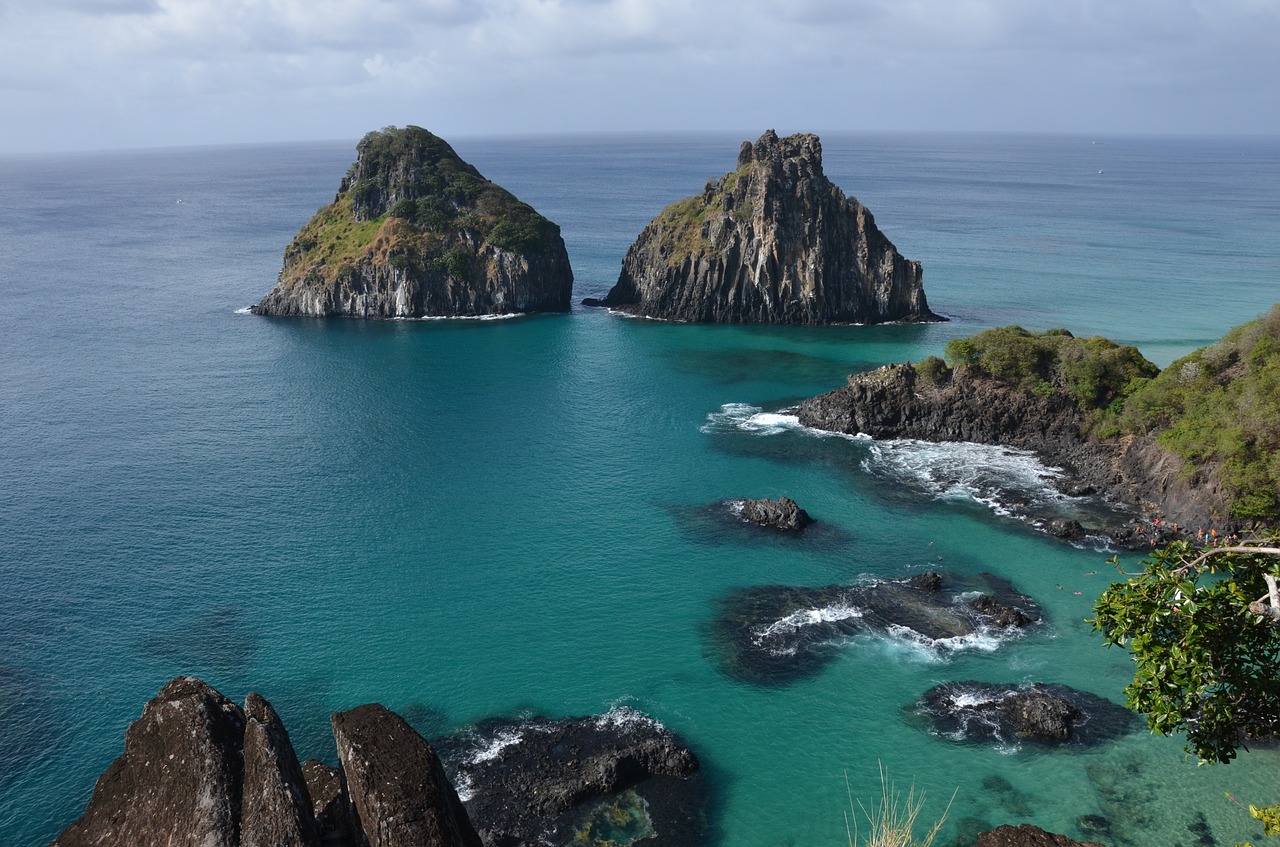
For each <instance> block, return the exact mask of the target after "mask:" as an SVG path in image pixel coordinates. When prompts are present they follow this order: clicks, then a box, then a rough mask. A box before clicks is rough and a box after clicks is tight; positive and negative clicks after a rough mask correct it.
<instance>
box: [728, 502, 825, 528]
mask: <svg viewBox="0 0 1280 847" xmlns="http://www.w3.org/2000/svg"><path fill="white" fill-rule="evenodd" d="M734 503H735V504H737V505H738V507H739V509H740V511H739V512H738V514H739V515H741V517H742V519H743V520H745V521H750V522H751V523H753V524H758V525H759V526H767V527H772V528H773V529H779V530H783V531H786V532H799V531H800V530H802V529H804V528H805V527H806V526H808V525H809V524H811V523H813V518H811V517H810V516H809V513H808V512H806V511H805V510H804V509H801V508H800V507H799V506H797V505H796V501H795V500H792V499H791V498H790V497H779V498H778V499H777V500H735V501H734Z"/></svg>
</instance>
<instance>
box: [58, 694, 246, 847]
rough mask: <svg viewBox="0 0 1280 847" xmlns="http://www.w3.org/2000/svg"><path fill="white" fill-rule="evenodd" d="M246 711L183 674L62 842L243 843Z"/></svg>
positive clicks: (148, 711)
mask: <svg viewBox="0 0 1280 847" xmlns="http://www.w3.org/2000/svg"><path fill="white" fill-rule="evenodd" d="M244 728H245V716H244V712H243V711H242V710H241V709H240V707H239V706H237V705H235V704H234V703H232V702H231V701H230V700H228V699H227V698H225V697H223V696H222V695H221V694H219V693H218V692H217V691H214V690H213V689H212V688H210V687H209V686H208V685H205V684H204V683H203V682H201V681H200V680H198V679H194V678H191V677H178V678H177V679H174V680H173V681H171V682H169V684H167V685H166V686H165V687H164V688H162V689H161V690H160V693H159V694H158V695H156V697H155V699H153V700H151V701H150V702H149V703H147V705H146V707H145V708H144V709H143V710H142V717H140V718H138V720H136V721H134V722H133V724H131V725H130V726H129V729H128V731H127V732H126V733H125V741H124V753H123V754H122V755H121V756H120V757H119V758H117V759H116V760H115V761H114V762H112V763H111V765H110V767H108V768H107V770H106V771H105V772H104V773H103V774H102V776H100V777H99V778H98V782H97V785H95V786H94V789H93V797H92V798H91V799H90V800H89V805H88V806H87V807H86V808H85V811H84V814H83V815H82V816H81V817H80V819H79V820H77V821H76V822H75V823H73V824H71V825H70V826H69V827H67V828H66V829H65V830H63V832H62V834H61V835H59V836H58V838H57V840H55V841H54V842H53V844H54V845H55V847H81V845H83V846H84V847H90V845H93V847H136V845H141V844H164V845H166V847H188V846H189V847H237V845H239V843H240V808H241V800H240V796H241V786H242V784H243V758H242V753H241V749H242V748H241V744H242V740H243V737H244Z"/></svg>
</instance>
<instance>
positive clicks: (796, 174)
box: [589, 130, 942, 324]
mask: <svg viewBox="0 0 1280 847" xmlns="http://www.w3.org/2000/svg"><path fill="white" fill-rule="evenodd" d="M589 305H604V306H609V307H611V308H614V309H618V310H620V311H624V312H629V313H632V314H635V315H643V316H645V317H651V318H663V319H666V320H676V321H692V322H717V323H744V322H759V323H786V324H826V323H884V322H887V321H937V320H942V319H941V318H939V317H938V316H937V315H935V314H933V312H931V311H929V306H928V303H927V302H926V301H925V296H924V288H923V286H922V284H921V270H920V264H919V263H918V262H912V261H909V260H907V259H904V258H903V257H902V256H901V255H899V253H898V251H897V249H896V248H895V247H894V246H893V244H892V243H891V242H890V241H889V239H888V238H886V237H885V236H884V235H883V234H882V233H881V232H880V230H879V229H877V228H876V224H875V220H874V219H873V218H872V216H871V212H870V211H869V210H868V209H867V208H866V207H865V206H863V205H862V204H861V203H859V202H858V201H857V200H855V199H853V198H852V197H846V196H845V195H844V193H843V192H842V191H841V190H840V189H839V188H838V187H836V186H835V185H832V183H831V181H830V180H828V179H827V177H826V176H825V175H824V174H823V172H822V145H821V144H820V143H819V141H818V137H817V136H816V135H791V136H788V137H786V138H779V137H778V136H777V134H776V133H775V132H774V131H773V130H769V131H768V132H766V133H765V134H764V135H762V136H760V139H759V140H758V141H756V143H755V144H751V143H750V142H745V141H744V142H743V143H742V148H741V150H740V152H739V153H738V166H737V169H736V170H734V171H732V172H730V173H727V174H725V175H724V176H723V177H721V178H720V180H719V181H717V182H708V183H707V186H706V188H705V189H704V190H703V192H702V194H700V195H695V196H693V197H689V198H686V199H684V200H681V201H679V202H677V203H673V204H672V205H670V206H668V207H667V208H666V209H664V210H663V211H662V212H661V213H660V214H659V215H658V216H657V217H656V218H654V219H653V221H652V222H651V223H650V224H649V225H648V226H647V227H645V228H644V230H643V231H642V232H641V233H640V236H639V237H638V238H637V239H636V241H635V243H634V244H632V245H631V247H630V248H629V249H628V250H627V254H626V257H625V258H624V259H623V262H622V273H621V275H620V276H619V277H618V282H617V284H616V285H614V287H613V288H612V290H610V291H609V294H608V296H607V297H605V299H604V300H603V301H598V302H597V301H591V302H590V303H589Z"/></svg>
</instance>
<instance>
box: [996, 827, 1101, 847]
mask: <svg viewBox="0 0 1280 847" xmlns="http://www.w3.org/2000/svg"><path fill="white" fill-rule="evenodd" d="M974 847H1103V845H1101V844H1099V843H1098V842H1096V841H1073V840H1072V839H1070V838H1067V836H1065V835H1059V834H1057V833H1056V832H1047V831H1045V830H1043V829H1041V828H1040V827H1038V826H1032V825H1031V824H1029V823H1023V824H1018V825H1017V826H998V827H996V828H995V829H993V830H991V831H990V832H984V833H982V834H981V835H979V836H978V840H977V842H976V843H975V844H974Z"/></svg>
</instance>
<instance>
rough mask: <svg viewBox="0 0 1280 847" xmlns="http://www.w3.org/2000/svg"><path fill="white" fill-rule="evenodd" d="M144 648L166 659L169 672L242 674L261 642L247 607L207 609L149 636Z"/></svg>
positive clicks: (212, 676) (218, 676) (212, 675)
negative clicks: (252, 625)
mask: <svg viewBox="0 0 1280 847" xmlns="http://www.w3.org/2000/svg"><path fill="white" fill-rule="evenodd" d="M140 646H141V648H142V652H143V653H145V654H146V655H148V656H151V657H153V658H155V659H159V660H161V661H163V662H164V663H165V664H166V666H167V672H168V673H169V674H170V675H179V674H183V675H190V676H197V677H200V678H202V679H205V678H209V679H226V678H227V677H232V678H236V679H239V678H242V677H243V676H244V673H245V671H246V670H247V669H248V667H249V663H250V662H251V661H252V660H253V656H254V654H255V653H256V652H257V650H258V648H259V646H261V637H260V635H259V634H258V633H257V632H256V631H255V630H254V629H253V628H252V627H251V626H250V623H249V621H248V616H247V615H246V613H245V610H244V609H236V608H227V609H216V610H214V611H210V612H205V613H203V614H201V615H198V616H197V617H195V618H191V619H188V620H184V621H180V622H177V623H174V624H171V625H169V626H168V627H166V628H164V629H161V630H160V631H159V632H156V633H154V634H152V635H150V636H147V637H146V638H144V639H143V640H142V643H141V645H140Z"/></svg>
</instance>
